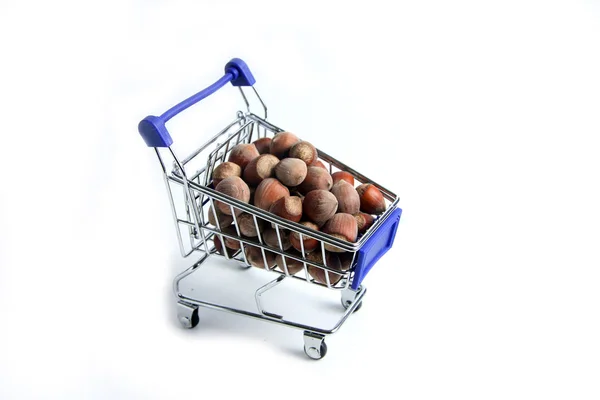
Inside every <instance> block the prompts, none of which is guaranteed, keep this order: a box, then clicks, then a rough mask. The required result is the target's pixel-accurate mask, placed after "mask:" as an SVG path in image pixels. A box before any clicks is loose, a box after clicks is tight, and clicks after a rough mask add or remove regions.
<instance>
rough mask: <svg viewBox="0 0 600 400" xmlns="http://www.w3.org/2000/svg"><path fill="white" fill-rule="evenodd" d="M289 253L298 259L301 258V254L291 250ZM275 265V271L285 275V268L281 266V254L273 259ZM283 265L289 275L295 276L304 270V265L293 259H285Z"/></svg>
mask: <svg viewBox="0 0 600 400" xmlns="http://www.w3.org/2000/svg"><path fill="white" fill-rule="evenodd" d="M291 253H292V254H293V255H295V256H296V257H298V258H302V254H300V253H299V252H297V251H295V250H292V252H291ZM275 263H276V264H277V269H279V270H281V271H282V272H284V273H285V268H284V266H283V256H282V255H281V254H277V256H276V257H275ZM285 263H286V266H287V270H288V272H289V274H290V275H294V274H297V273H298V272H300V271H302V270H303V269H304V264H303V263H302V262H300V261H298V260H295V259H293V258H289V257H285Z"/></svg>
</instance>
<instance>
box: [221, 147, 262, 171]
mask: <svg viewBox="0 0 600 400" xmlns="http://www.w3.org/2000/svg"><path fill="white" fill-rule="evenodd" d="M259 155H260V154H258V150H257V149H256V146H254V145H253V144H252V143H250V144H248V143H240V144H237V145H235V147H234V148H233V149H231V153H229V158H228V159H227V161H230V162H232V163H235V164H237V165H239V166H240V167H241V168H242V169H244V168H246V165H248V163H249V162H250V161H252V160H254V159H255V158H256V157H258V156H259Z"/></svg>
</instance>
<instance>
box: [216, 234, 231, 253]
mask: <svg viewBox="0 0 600 400" xmlns="http://www.w3.org/2000/svg"><path fill="white" fill-rule="evenodd" d="M213 243H214V245H215V249H216V250H217V252H218V253H219V254H220V255H222V256H224V255H225V251H226V252H227V255H228V256H229V258H231V257H233V255H234V254H235V250H231V249H228V248H227V247H224V246H223V243H221V238H220V237H219V236H218V235H215V236H213Z"/></svg>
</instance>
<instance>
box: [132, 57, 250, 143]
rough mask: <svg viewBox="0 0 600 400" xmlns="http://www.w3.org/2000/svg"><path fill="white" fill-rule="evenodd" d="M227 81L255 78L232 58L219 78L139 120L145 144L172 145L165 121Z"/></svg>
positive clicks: (235, 83)
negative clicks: (169, 106)
mask: <svg viewBox="0 0 600 400" xmlns="http://www.w3.org/2000/svg"><path fill="white" fill-rule="evenodd" d="M227 82H231V84H232V85H233V86H252V85H254V83H256V79H254V76H253V75H252V72H250V69H249V68H248V65H247V64H246V63H245V62H244V61H242V60H240V59H239V58H234V59H232V60H231V61H229V62H228V63H227V64H226V65H225V75H223V77H221V79H219V80H218V81H216V82H215V83H213V84H212V85H210V86H209V87H207V88H206V89H204V90H201V91H199V92H198V93H196V94H195V95H193V96H191V97H188V98H187V99H185V100H183V101H182V102H181V103H179V104H176V105H175V106H173V107H171V108H170V109H168V110H167V111H165V112H164V113H163V114H162V115H161V116H160V117H157V116H154V115H149V116H147V117H146V118H144V119H143V120H141V121H140V123H139V124H138V132H139V133H140V135H141V136H142V138H143V139H144V141H145V142H146V145H147V146H148V147H169V146H170V145H172V144H173V139H172V138H171V135H170V134H169V131H168V130H167V128H166V127H165V123H166V122H167V121H168V120H170V119H171V118H173V117H174V116H176V115H177V114H179V113H180V112H182V111H183V110H186V109H187V108H189V107H191V106H193V105H194V104H196V103H197V102H199V101H200V100H202V99H205V98H207V97H208V96H210V95H211V94H213V93H214V92H216V91H217V90H219V89H220V88H222V87H223V86H225V85H226V84H227Z"/></svg>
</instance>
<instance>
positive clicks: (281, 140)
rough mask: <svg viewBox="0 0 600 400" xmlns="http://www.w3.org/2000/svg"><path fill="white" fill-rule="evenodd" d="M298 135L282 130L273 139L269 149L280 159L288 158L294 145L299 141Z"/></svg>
mask: <svg viewBox="0 0 600 400" xmlns="http://www.w3.org/2000/svg"><path fill="white" fill-rule="evenodd" d="M299 141H300V139H298V136H296V135H294V134H293V133H290V132H280V133H278V134H277V135H275V136H274V137H273V139H272V140H271V146H270V148H269V151H270V153H271V154H273V155H274V156H276V157H277V158H279V159H283V158H286V157H287V156H288V154H289V152H290V149H291V148H292V146H293V145H295V144H296V143H298V142H299Z"/></svg>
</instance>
